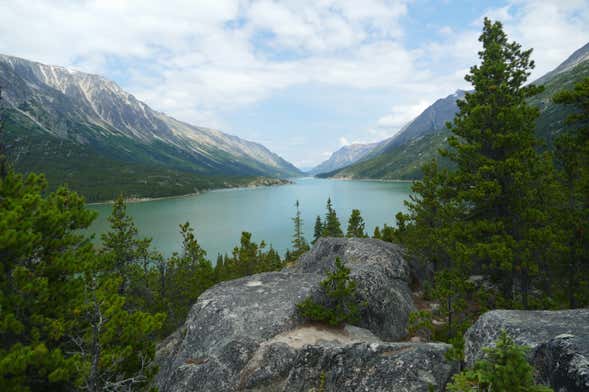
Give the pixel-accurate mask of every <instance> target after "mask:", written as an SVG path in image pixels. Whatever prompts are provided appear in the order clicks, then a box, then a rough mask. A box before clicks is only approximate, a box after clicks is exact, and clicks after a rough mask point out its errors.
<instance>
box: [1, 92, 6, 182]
mask: <svg viewBox="0 0 589 392" xmlns="http://www.w3.org/2000/svg"><path fill="white" fill-rule="evenodd" d="M4 136H5V135H4V106H3V105H2V86H0V178H5V177H6V176H7V175H8V156H7V151H6V150H7V149H6V144H5V140H4Z"/></svg>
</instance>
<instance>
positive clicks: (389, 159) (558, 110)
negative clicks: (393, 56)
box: [319, 43, 589, 180]
mask: <svg viewBox="0 0 589 392" xmlns="http://www.w3.org/2000/svg"><path fill="white" fill-rule="evenodd" d="M586 76H589V43H588V44H586V45H584V46H583V47H581V48H579V49H578V50H576V51H575V52H573V53H572V54H571V55H570V56H569V57H567V58H566V59H565V60H564V61H563V62H562V63H561V64H560V65H558V66H557V67H556V68H555V69H553V70H552V71H550V72H548V73H546V74H545V75H543V76H541V77H540V78H538V79H536V80H535V81H533V82H532V83H533V84H541V85H543V86H544V91H543V92H542V93H540V94H538V95H536V96H534V97H531V98H530V100H529V103H530V104H531V105H534V106H536V107H538V108H539V109H540V117H539V118H538V120H537V124H536V133H537V135H538V136H539V137H540V138H541V139H542V140H543V141H544V142H545V143H546V145H547V146H548V147H550V145H551V144H552V139H553V138H554V136H555V135H556V134H558V133H559V132H560V131H561V129H562V128H563V126H564V119H565V118H566V116H567V115H568V109H567V108H562V107H561V106H560V105H555V104H554V103H553V102H552V101H551V97H552V96H553V95H554V93H556V92H557V91H560V90H563V89H570V88H572V87H573V85H574V82H575V81H577V80H579V79H580V78H582V77H586ZM457 94H458V95H457ZM455 95H456V97H454V96H455ZM460 96H464V91H461V90H457V92H456V93H455V94H452V95H449V96H447V97H445V98H441V99H438V100H437V101H436V102H434V104H432V105H431V106H429V107H428V108H427V109H425V110H424V111H423V112H422V113H420V114H419V115H418V116H417V117H416V118H415V119H413V120H412V121H411V122H409V123H408V124H407V125H406V126H404V127H403V128H402V130H401V131H400V132H399V133H398V134H397V135H396V136H394V137H393V138H392V139H390V141H389V142H388V143H387V144H386V145H385V146H384V147H383V148H381V149H379V150H377V151H373V152H371V153H370V154H369V155H368V159H365V160H363V161H361V162H356V163H353V164H351V165H348V166H346V167H344V168H341V169H336V170H334V171H332V172H328V173H323V174H321V175H319V176H320V177H325V178H329V177H336V178H346V179H354V178H358V179H360V178H361V179H390V180H392V179H399V180H410V179H417V178H420V176H421V166H422V164H423V163H425V162H426V161H429V160H431V159H433V158H437V157H438V154H437V150H438V149H439V148H441V147H443V146H444V145H445V144H446V140H447V137H448V136H450V131H449V130H448V129H447V128H446V127H445V126H433V125H432V126H430V127H425V128H423V129H422V130H421V132H418V133H417V134H415V133H414V134H411V133H410V132H409V131H408V129H410V128H411V126H412V125H413V124H415V123H416V121H417V120H418V119H419V118H420V117H424V116H425V118H427V117H428V116H427V112H428V111H430V110H432V109H433V108H434V107H435V106H440V105H444V106H445V109H443V110H440V111H439V114H440V116H439V118H438V123H439V124H441V125H443V124H444V123H445V122H446V121H452V119H453V118H454V115H455V113H456V112H457V111H458V107H457V105H456V100H457V99H459V98H460ZM432 124H433V123H432Z"/></svg>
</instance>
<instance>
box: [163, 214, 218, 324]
mask: <svg viewBox="0 0 589 392" xmlns="http://www.w3.org/2000/svg"><path fill="white" fill-rule="evenodd" d="M180 235H181V236H182V252H181V254H177V253H175V254H173V255H172V257H171V258H170V260H169V261H168V269H169V271H168V284H167V285H168V287H169V289H168V299H167V303H168V308H167V310H168V314H169V317H168V325H167V327H166V330H167V331H170V332H171V331H173V330H174V329H176V328H177V327H178V326H179V325H180V324H182V322H184V320H185V319H186V315H187V314H188V311H189V310H190V307H191V306H192V304H193V303H194V302H196V300H197V298H198V297H199V295H200V294H201V293H202V292H203V291H205V290H206V289H208V288H209V287H211V286H212V285H213V284H215V283H216V282H217V280H216V276H215V270H214V268H213V265H212V264H211V262H210V261H209V260H207V259H206V252H205V250H204V249H202V248H201V247H200V244H199V243H198V241H197V239H196V236H195V235H194V229H193V228H192V227H190V223H189V222H186V223H184V224H181V225H180Z"/></svg>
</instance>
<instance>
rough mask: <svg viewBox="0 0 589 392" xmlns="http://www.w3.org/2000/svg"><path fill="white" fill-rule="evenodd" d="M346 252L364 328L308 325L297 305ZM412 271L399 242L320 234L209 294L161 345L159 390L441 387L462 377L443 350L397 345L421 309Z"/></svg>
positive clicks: (422, 345)
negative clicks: (295, 255)
mask: <svg viewBox="0 0 589 392" xmlns="http://www.w3.org/2000/svg"><path fill="white" fill-rule="evenodd" d="M336 256H340V257H342V260H343V261H344V262H345V264H346V266H347V267H349V268H350V270H351V275H352V277H353V278H354V279H355V280H356V282H357V285H358V291H359V294H360V296H361V297H362V300H363V301H366V302H367V307H366V309H365V310H364V312H363V314H362V323H361V325H360V327H352V326H346V327H345V328H327V327H325V326H321V325H316V324H308V323H305V321H304V320H301V319H300V318H299V316H298V314H297V311H296V304H297V303H299V302H301V301H302V300H303V299H304V298H305V297H307V296H315V297H318V296H319V295H320V285H319V283H320V282H321V280H323V279H324V278H325V273H326V272H327V271H329V270H330V269H332V268H333V266H334V262H335V257H336ZM408 277H409V273H408V266H407V263H406V262H405V260H404V258H403V255H402V253H401V250H400V249H399V248H398V247H396V246H395V245H392V244H389V243H385V242H382V241H379V240H372V239H344V238H323V239H320V240H319V241H318V242H317V244H315V246H314V247H313V249H311V250H310V251H309V252H308V253H306V254H305V255H303V256H302V257H301V259H300V260H299V261H298V262H297V263H296V264H295V265H294V266H292V267H290V268H287V269H285V270H283V271H281V272H269V273H263V274H258V275H252V276H249V277H245V278H242V279H237V280H233V281H228V282H223V283H220V284H218V285H215V286H214V287H212V288H211V289H209V290H207V291H206V292H204V293H203V294H202V295H201V296H200V297H199V299H198V301H197V302H196V303H195V304H194V306H193V307H192V309H191V311H190V313H189V315H188V317H187V320H186V322H185V324H184V326H183V327H182V328H180V329H179V330H178V331H177V332H176V333H174V334H172V335H171V336H170V337H169V338H168V339H166V340H165V341H164V342H163V343H162V344H161V345H160V346H159V348H158V362H159V364H160V371H159V374H158V376H157V380H156V383H157V386H158V387H159V390H160V391H163V392H181V391H241V390H244V391H309V390H313V389H315V390H321V388H322V389H323V390H324V391H424V392H426V391H428V390H429V388H430V385H431V386H433V387H434V389H435V390H442V388H443V385H445V383H446V382H447V381H448V379H449V378H450V377H451V375H452V374H453V373H454V372H455V371H456V366H455V364H453V363H450V362H448V361H446V360H445V358H444V353H445V351H446V350H447V349H448V348H449V347H448V346H447V345H445V344H434V343H432V344H425V343H390V342H385V340H389V341H390V340H396V339H401V338H403V337H404V336H405V333H406V332H405V330H406V323H407V319H408V315H409V312H410V311H411V310H413V309H414V306H413V302H412V299H411V295H410V294H411V293H410V290H409V287H408V282H407V281H408Z"/></svg>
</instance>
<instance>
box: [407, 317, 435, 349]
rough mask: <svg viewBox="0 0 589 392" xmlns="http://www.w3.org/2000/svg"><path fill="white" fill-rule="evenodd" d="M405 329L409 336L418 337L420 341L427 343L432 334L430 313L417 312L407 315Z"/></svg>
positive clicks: (432, 327)
mask: <svg viewBox="0 0 589 392" xmlns="http://www.w3.org/2000/svg"><path fill="white" fill-rule="evenodd" d="M407 329H408V332H409V335H410V336H418V337H419V338H420V339H421V340H422V341H424V342H429V341H430V340H431V339H432V337H433V334H434V324H433V315H432V312H430V311H428V310H417V311H415V312H411V313H409V322H408V326H407Z"/></svg>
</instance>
